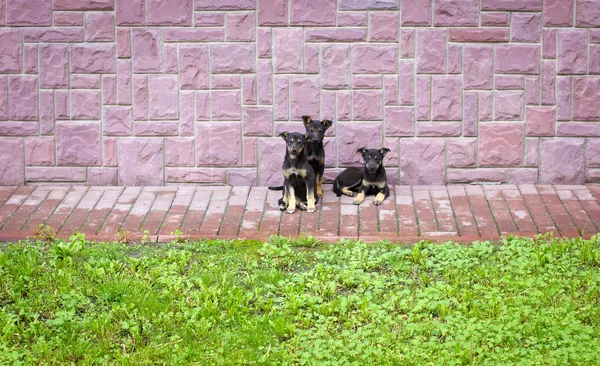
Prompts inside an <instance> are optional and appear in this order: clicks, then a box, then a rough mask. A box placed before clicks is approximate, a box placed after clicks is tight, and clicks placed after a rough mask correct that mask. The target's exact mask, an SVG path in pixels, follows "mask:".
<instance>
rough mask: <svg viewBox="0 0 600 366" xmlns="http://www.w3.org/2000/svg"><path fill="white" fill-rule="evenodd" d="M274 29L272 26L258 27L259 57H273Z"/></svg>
mask: <svg viewBox="0 0 600 366" xmlns="http://www.w3.org/2000/svg"><path fill="white" fill-rule="evenodd" d="M272 39H273V31H272V30H271V28H258V40H257V42H256V43H257V49H258V57H260V58H266V57H271V48H272V46H271V44H272Z"/></svg>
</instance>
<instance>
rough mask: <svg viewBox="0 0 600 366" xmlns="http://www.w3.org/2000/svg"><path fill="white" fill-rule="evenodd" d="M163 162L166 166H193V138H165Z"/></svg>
mask: <svg viewBox="0 0 600 366" xmlns="http://www.w3.org/2000/svg"><path fill="white" fill-rule="evenodd" d="M165 163H166V166H194V139H193V138H182V137H168V138H166V139H165Z"/></svg>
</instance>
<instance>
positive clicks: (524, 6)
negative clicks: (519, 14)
mask: <svg viewBox="0 0 600 366" xmlns="http://www.w3.org/2000/svg"><path fill="white" fill-rule="evenodd" d="M481 10H511V11H542V0H527V1H521V0H481Z"/></svg>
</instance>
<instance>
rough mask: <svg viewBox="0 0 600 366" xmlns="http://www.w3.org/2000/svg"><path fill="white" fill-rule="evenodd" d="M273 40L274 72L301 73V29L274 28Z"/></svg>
mask: <svg viewBox="0 0 600 366" xmlns="http://www.w3.org/2000/svg"><path fill="white" fill-rule="evenodd" d="M273 32H274V37H273V38H274V40H273V59H274V68H275V72H281V73H289V72H301V71H302V29H301V28H276V29H275V30H274V31H273Z"/></svg>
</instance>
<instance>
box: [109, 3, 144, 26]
mask: <svg viewBox="0 0 600 366" xmlns="http://www.w3.org/2000/svg"><path fill="white" fill-rule="evenodd" d="M115 1H116V11H115V13H116V16H117V25H141V24H144V22H145V21H144V17H145V14H146V11H145V7H144V0H115Z"/></svg>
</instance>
